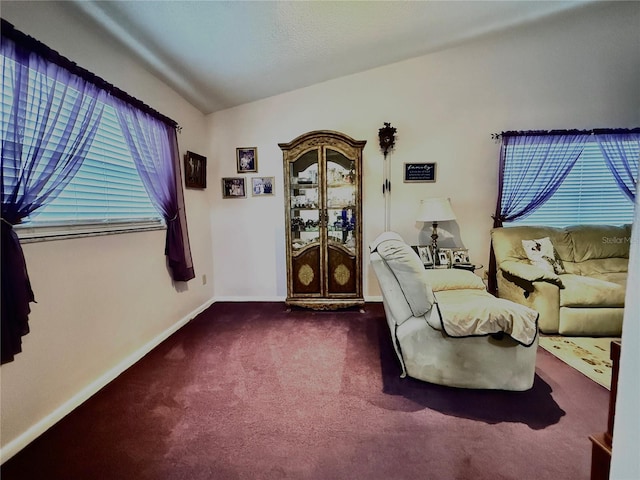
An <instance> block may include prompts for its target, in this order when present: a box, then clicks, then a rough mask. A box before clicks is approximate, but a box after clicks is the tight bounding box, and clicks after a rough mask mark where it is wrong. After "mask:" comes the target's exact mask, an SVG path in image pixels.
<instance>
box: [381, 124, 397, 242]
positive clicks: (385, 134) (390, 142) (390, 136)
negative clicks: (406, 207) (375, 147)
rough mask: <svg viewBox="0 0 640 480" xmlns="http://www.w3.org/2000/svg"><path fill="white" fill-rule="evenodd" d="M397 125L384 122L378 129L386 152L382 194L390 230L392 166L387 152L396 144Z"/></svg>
mask: <svg viewBox="0 0 640 480" xmlns="http://www.w3.org/2000/svg"><path fill="white" fill-rule="evenodd" d="M396 132H397V129H396V127H392V126H391V124H390V123H388V122H384V127H382V128H380V129H379V130H378V139H379V143H380V149H381V150H382V153H383V154H384V177H385V179H384V183H383V184H382V195H384V228H385V230H389V228H390V223H391V205H390V203H391V199H390V196H391V181H390V180H389V178H390V177H391V166H390V164H389V163H390V162H387V154H388V153H389V152H390V151H391V150H393V147H395V145H396Z"/></svg>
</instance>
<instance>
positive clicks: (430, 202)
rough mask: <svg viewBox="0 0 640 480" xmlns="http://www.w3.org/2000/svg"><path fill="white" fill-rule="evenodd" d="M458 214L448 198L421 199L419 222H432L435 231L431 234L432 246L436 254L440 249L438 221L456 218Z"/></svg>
mask: <svg viewBox="0 0 640 480" xmlns="http://www.w3.org/2000/svg"><path fill="white" fill-rule="evenodd" d="M455 219H456V214H455V213H453V209H452V208H451V202H450V201H449V199H448V198H445V197H437V198H425V199H424V200H420V209H419V210H418V218H417V221H418V222H432V225H433V233H432V234H431V246H432V248H433V253H434V255H436V254H437V251H438V222H445V221H447V220H455Z"/></svg>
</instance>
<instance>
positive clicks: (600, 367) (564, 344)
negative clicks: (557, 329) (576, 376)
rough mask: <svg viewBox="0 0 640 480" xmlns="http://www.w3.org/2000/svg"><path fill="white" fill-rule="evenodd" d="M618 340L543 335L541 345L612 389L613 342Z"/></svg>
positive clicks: (611, 338) (595, 380)
mask: <svg viewBox="0 0 640 480" xmlns="http://www.w3.org/2000/svg"><path fill="white" fill-rule="evenodd" d="M616 340H620V338H614V337H563V336H554V335H541V336H540V346H541V347H542V348H544V349H545V350H546V351H548V352H549V353H551V354H552V355H554V356H556V357H558V358H559V359H560V360H562V361H563V362H564V363H566V364H567V365H570V366H572V367H573V368H575V369H576V370H578V371H579V372H580V373H582V374H583V375H586V376H587V377H589V378H590V379H591V380H593V381H594V382H597V383H599V384H600V385H602V386H603V387H605V388H607V389H609V390H611V367H612V363H611V342H613V341H616Z"/></svg>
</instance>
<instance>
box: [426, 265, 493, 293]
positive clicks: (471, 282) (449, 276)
mask: <svg viewBox="0 0 640 480" xmlns="http://www.w3.org/2000/svg"><path fill="white" fill-rule="evenodd" d="M425 276H426V278H427V281H428V282H429V285H431V288H432V289H433V291H434V292H441V291H444V290H463V289H470V290H486V289H487V287H486V286H485V284H484V282H483V281H482V279H481V278H480V277H479V276H478V275H476V274H474V273H471V272H469V271H466V270H459V269H457V268H437V269H429V270H425Z"/></svg>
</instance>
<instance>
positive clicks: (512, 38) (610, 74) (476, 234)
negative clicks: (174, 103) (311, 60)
mask: <svg viewBox="0 0 640 480" xmlns="http://www.w3.org/2000/svg"><path fill="white" fill-rule="evenodd" d="M637 25H638V9H637V8H635V7H634V6H633V5H631V4H621V5H615V6H605V7H602V6H595V7H589V8H586V9H583V10H579V11H577V12H576V13H574V14H572V15H570V16H568V17H564V16H563V17H561V18H559V19H557V20H553V21H550V22H547V23H544V24H541V25H538V26H531V27H527V28H521V29H518V30H514V31H511V32H506V33H503V34H501V35H497V36H493V37H490V38H487V39H484V40H482V41H475V42H473V43H472V44H470V45H463V46H459V47H457V48H453V49H449V50H446V51H443V52H440V53H434V54H431V55H427V56H423V57H420V58H415V59H412V60H408V61H404V62H400V63H397V64H394V65H389V66H385V67H382V68H377V69H375V70H371V71H367V72H364V73H360V74H356V75H351V76H348V77H343V78H340V79H337V80H333V81H328V82H325V83H322V84H317V85H314V86H312V87H309V88H305V89H301V90H297V91H294V92H290V93H286V94H283V95H278V96H275V97H272V98H268V99H266V100H262V101H258V102H254V103H251V104H246V105H243V106H240V107H237V108H233V109H229V110H225V111H221V112H217V113H215V114H213V115H210V116H209V122H210V124H209V138H208V140H209V151H210V152H211V156H212V158H213V160H214V162H213V163H214V167H213V170H212V172H211V174H212V177H213V178H211V180H212V182H211V184H212V188H211V189H210V190H209V192H208V193H209V194H210V195H213V198H212V203H213V212H214V213H213V217H214V224H213V227H212V228H213V230H212V236H213V239H214V245H215V247H216V248H214V266H215V292H216V297H218V298H236V297H238V298H242V297H245V296H250V297H260V298H282V297H284V296H285V295H286V281H285V279H286V272H285V271H284V268H283V267H284V266H283V258H284V210H283V209H284V207H283V204H284V202H283V191H282V186H283V182H282V171H283V170H282V154H281V151H280V149H279V148H278V142H289V141H291V140H292V139H293V138H295V137H296V136H298V135H300V134H302V133H304V132H306V131H309V130H314V129H329V130H338V131H341V132H344V133H346V134H348V135H350V136H352V137H354V138H355V139H358V140H367V146H366V147H365V150H364V169H363V170H364V242H365V245H367V244H368V243H369V242H371V241H372V240H373V239H374V238H375V237H376V236H377V235H378V234H379V233H381V232H382V231H383V228H384V200H383V197H382V194H381V185H382V181H383V177H382V172H383V156H382V154H381V152H380V150H379V147H378V143H377V132H378V129H379V128H380V127H382V126H383V123H384V122H391V124H392V125H393V126H395V127H397V129H398V135H397V137H398V140H397V147H396V149H395V151H394V152H393V153H392V154H391V155H390V156H389V160H390V162H391V164H392V178H391V182H392V190H391V191H392V195H391V228H392V229H394V230H396V231H397V232H398V233H400V234H401V235H402V236H403V237H404V238H405V239H406V240H407V241H408V242H410V243H413V244H415V243H418V241H420V242H421V243H426V242H428V241H429V235H430V231H429V229H425V230H423V225H422V224H417V223H416V222H415V220H414V218H415V216H414V215H415V210H416V208H417V206H418V203H419V200H420V199H421V198H424V197H430V196H448V197H450V198H451V202H452V205H453V208H454V210H455V212H456V214H457V217H458V220H457V222H447V223H443V224H442V227H443V228H446V229H447V230H448V231H449V232H450V233H451V235H452V236H453V238H450V239H449V240H448V241H455V242H457V243H458V245H459V246H466V247H468V248H469V249H470V254H471V259H472V260H473V261H475V262H476V263H481V264H483V265H485V266H486V265H487V262H488V249H489V229H490V228H491V226H492V220H491V218H490V216H491V215H492V214H493V212H494V209H495V202H496V197H497V189H496V184H497V164H498V154H499V145H498V144H496V143H495V142H494V141H493V140H492V139H491V133H493V132H500V131H503V130H526V129H554V128H560V129H562V128H594V127H603V126H604V127H627V126H634V125H637V124H638V122H639V120H640V118H639V117H640V110H639V108H638V105H639V104H640V100H639V95H640V93H639V91H638V88H637V86H638V85H639V84H640V68H639V66H638V62H637V52H638V43H639V42H638V33H637V32H638V30H637ZM274 68H277V66H274ZM239 146H256V147H258V158H259V175H269V176H271V175H273V176H275V177H276V197H275V198H269V199H265V198H251V197H249V198H247V199H234V200H222V199H221V191H220V190H221V188H220V178H221V177H223V176H234V175H236V166H235V148H236V147H239ZM405 162H436V163H437V181H436V183H424V184H406V183H403V179H402V168H403V163H405ZM246 176H247V178H250V177H251V175H246ZM444 235H446V232H445V233H444ZM444 241H447V239H446V238H444ZM367 263H368V262H367V261H366V258H365V280H364V283H365V287H364V291H365V295H367V296H369V297H370V298H371V297H372V296H374V297H375V296H377V295H379V290H378V287H377V283H376V280H375V278H374V277H373V276H372V272H371V271H370V270H369V269H368V268H366V267H368V265H366V264H367Z"/></svg>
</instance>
